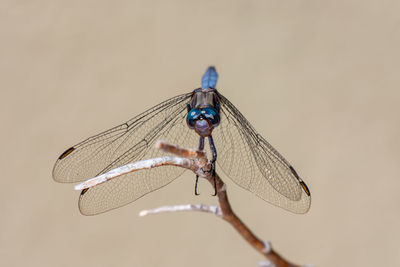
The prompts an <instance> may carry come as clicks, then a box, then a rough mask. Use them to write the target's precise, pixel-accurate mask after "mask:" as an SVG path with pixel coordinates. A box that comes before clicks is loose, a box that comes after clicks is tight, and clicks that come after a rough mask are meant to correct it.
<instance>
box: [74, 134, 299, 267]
mask: <svg viewBox="0 0 400 267" xmlns="http://www.w3.org/2000/svg"><path fill="white" fill-rule="evenodd" d="M156 148H158V149H160V150H162V151H164V152H167V153H172V154H175V155H176V156H177V157H176V156H175V157H174V156H164V157H160V158H154V159H148V160H143V161H138V162H134V163H130V164H127V165H124V166H121V167H118V168H116V169H113V170H111V171H109V172H107V173H105V174H102V175H99V176H97V177H95V178H92V179H90V180H87V181H86V182H83V183H81V184H79V185H76V186H75V189H76V190H82V189H85V188H89V187H93V186H95V185H98V184H101V183H104V182H107V181H109V180H111V179H115V178H116V177H119V176H121V175H124V174H126V173H129V172H134V171H139V170H144V169H150V168H156V167H161V166H166V165H168V166H177V167H182V168H185V169H189V170H191V171H193V172H194V173H195V174H197V175H198V176H199V177H202V178H205V179H206V180H208V181H209V182H210V183H211V185H212V186H214V177H213V176H212V170H211V163H210V161H209V160H208V159H207V157H206V154H205V153H204V152H202V151H197V150H191V149H186V148H180V147H178V146H174V145H170V144H167V143H165V142H163V141H158V142H157V144H156ZM215 179H216V187H217V192H218V193H217V196H218V202H219V207H216V206H207V205H203V204H196V205H192V204H189V205H177V206H163V207H159V208H156V209H152V210H145V211H142V212H141V213H140V216H146V215H150V214H158V213H164V212H177V211H200V212H208V213H213V214H215V215H217V216H218V217H220V218H222V219H224V220H225V221H227V222H228V223H230V224H231V225H232V227H233V228H235V229H236V231H237V232H238V233H239V234H240V235H241V236H242V237H243V238H244V239H245V240H246V241H247V242H248V243H249V244H250V245H251V246H252V247H253V248H255V249H256V250H257V251H259V252H260V253H261V254H262V255H264V256H265V257H266V258H267V259H268V261H269V262H271V263H272V264H273V266H275V267H298V265H295V264H293V263H290V262H288V261H287V260H285V259H284V258H283V257H281V256H280V255H279V254H278V253H277V252H276V251H275V250H274V249H273V248H272V245H271V244H270V243H269V242H268V241H263V240H261V239H259V238H258V237H257V236H256V235H255V234H254V233H253V232H252V231H251V230H250V229H249V228H248V227H247V226H246V225H245V224H244V223H243V222H242V220H240V219H239V217H238V216H237V215H236V214H235V213H234V212H233V210H232V207H231V205H230V203H229V200H228V195H227V192H226V185H225V183H224V182H223V181H222V179H221V178H220V177H219V175H218V174H216V175H215Z"/></svg>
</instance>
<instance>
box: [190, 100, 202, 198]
mask: <svg viewBox="0 0 400 267" xmlns="http://www.w3.org/2000/svg"><path fill="white" fill-rule="evenodd" d="M189 106H190V105H189V104H188V108H189ZM199 150H200V151H203V150H204V137H200V141H199ZM198 182H199V176H198V175H196V184H195V186H194V194H195V195H196V196H198V195H200V194H199V193H198V192H197V183H198Z"/></svg>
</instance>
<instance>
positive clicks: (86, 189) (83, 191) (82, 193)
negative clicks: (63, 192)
mask: <svg viewBox="0 0 400 267" xmlns="http://www.w3.org/2000/svg"><path fill="white" fill-rule="evenodd" d="M88 190H89V188H85V189H83V190H82V191H81V196H83V195H84V194H85V193H86V192H87V191H88Z"/></svg>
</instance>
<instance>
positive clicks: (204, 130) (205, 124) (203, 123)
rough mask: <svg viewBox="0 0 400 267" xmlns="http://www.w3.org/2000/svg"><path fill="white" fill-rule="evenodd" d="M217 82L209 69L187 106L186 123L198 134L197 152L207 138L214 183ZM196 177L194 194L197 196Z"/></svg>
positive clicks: (218, 109) (218, 104) (213, 71)
mask: <svg viewBox="0 0 400 267" xmlns="http://www.w3.org/2000/svg"><path fill="white" fill-rule="evenodd" d="M217 81H218V73H217V71H216V70H215V68H214V67H209V68H208V69H207V71H206V72H205V73H204V75H203V77H202V79H201V88H199V89H196V90H194V91H193V96H192V98H191V100H190V104H188V106H187V109H188V114H187V117H186V122H187V125H188V126H189V128H191V129H194V130H195V131H196V133H198V134H199V136H200V140H199V150H200V151H202V150H203V149H204V138H205V137H207V138H208V142H209V144H210V148H211V152H212V159H211V163H212V172H213V174H214V183H215V182H216V181H215V161H216V160H217V150H216V148H215V145H214V140H213V138H212V135H211V133H212V130H213V129H214V128H215V127H217V126H218V125H219V123H220V114H219V113H220V102H219V98H218V94H217V90H216V89H215V86H216V85H217ZM197 182H198V176H197V177H196V186H195V194H196V195H197ZM214 188H215V195H216V194H217V191H216V190H217V189H216V185H215V184H214Z"/></svg>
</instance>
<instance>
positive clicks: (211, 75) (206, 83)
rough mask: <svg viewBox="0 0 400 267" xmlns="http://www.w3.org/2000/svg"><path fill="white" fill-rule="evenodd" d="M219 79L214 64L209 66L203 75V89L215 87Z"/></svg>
mask: <svg viewBox="0 0 400 267" xmlns="http://www.w3.org/2000/svg"><path fill="white" fill-rule="evenodd" d="M217 81H218V73H217V71H216V70H215V68H214V67H213V66H211V67H208V69H207V70H206V72H205V73H204V75H203V78H201V88H203V89H207V88H215V86H217Z"/></svg>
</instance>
